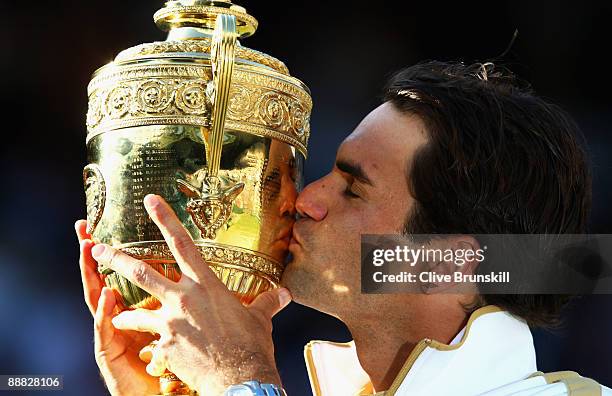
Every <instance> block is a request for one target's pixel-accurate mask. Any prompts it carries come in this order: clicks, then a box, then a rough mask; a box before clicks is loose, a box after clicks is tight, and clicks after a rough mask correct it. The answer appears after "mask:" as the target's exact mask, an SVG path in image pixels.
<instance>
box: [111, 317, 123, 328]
mask: <svg viewBox="0 0 612 396" xmlns="http://www.w3.org/2000/svg"><path fill="white" fill-rule="evenodd" d="M111 322H113V326H115V327H117V328H118V327H119V326H121V319H120V318H119V316H115V317H114V318H112V319H111Z"/></svg>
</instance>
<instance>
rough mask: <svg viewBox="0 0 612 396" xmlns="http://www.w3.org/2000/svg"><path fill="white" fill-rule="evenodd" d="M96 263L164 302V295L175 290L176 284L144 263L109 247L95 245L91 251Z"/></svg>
mask: <svg viewBox="0 0 612 396" xmlns="http://www.w3.org/2000/svg"><path fill="white" fill-rule="evenodd" d="M91 254H92V256H93V258H94V259H96V261H97V262H98V263H100V264H102V265H104V266H105V267H108V268H110V269H112V270H114V271H115V272H117V273H118V274H119V275H122V276H124V277H125V278H127V279H128V280H129V281H130V282H132V283H134V284H135V285H136V286H138V287H140V288H141V289H143V290H144V291H146V292H147V293H149V294H151V295H152V296H153V297H156V298H157V299H158V300H160V301H162V300H164V296H165V294H166V293H167V292H168V291H170V290H174V289H175V288H176V283H174V282H172V281H171V280H169V279H167V278H165V277H164V276H163V275H162V274H160V273H159V272H157V271H155V270H154V269H153V268H152V267H151V266H150V265H148V264H147V263H145V262H144V261H140V260H137V259H135V258H133V257H130V256H128V255H127V254H125V253H123V252H122V251H120V250H117V249H115V248H113V247H111V246H109V245H105V244H97V245H95V246H94V247H93V248H92V249H91Z"/></svg>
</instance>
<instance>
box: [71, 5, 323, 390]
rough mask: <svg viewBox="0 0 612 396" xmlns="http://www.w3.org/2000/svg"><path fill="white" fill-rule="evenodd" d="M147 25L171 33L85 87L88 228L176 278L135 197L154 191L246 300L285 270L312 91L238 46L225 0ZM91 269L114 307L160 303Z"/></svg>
mask: <svg viewBox="0 0 612 396" xmlns="http://www.w3.org/2000/svg"><path fill="white" fill-rule="evenodd" d="M155 22H156V23H157V25H158V26H159V27H160V28H162V29H164V30H167V31H169V36H168V40H167V41H165V42H154V43H150V44H143V45H139V46H136V47H133V48H130V49H127V50H125V51H123V52H121V53H120V54H119V55H118V56H117V58H116V59H115V61H113V62H111V63H110V64H108V65H106V66H104V67H102V68H100V69H99V70H98V71H96V72H95V73H94V75H93V78H92V81H91V82H90V84H89V87H88V95H89V111H88V114H87V131H88V133H87V139H86V142H87V151H88V162H89V164H88V165H87V166H86V167H85V169H84V171H83V178H84V183H85V193H86V199H87V221H88V226H89V229H88V231H89V232H90V233H91V234H92V237H93V239H94V241H96V242H101V243H107V244H111V245H113V246H114V247H116V248H119V249H121V250H122V251H124V252H126V253H128V254H130V255H132V256H133V257H136V258H138V259H141V260H144V261H145V262H147V263H149V264H150V265H151V266H153V267H154V268H155V269H156V270H158V271H159V272H161V273H162V274H164V275H165V276H167V277H169V278H171V279H175V280H177V279H178V278H179V277H180V273H179V271H178V267H177V265H176V264H175V261H174V258H173V257H172V254H171V253H170V251H169V249H168V247H167V245H166V244H165V242H164V241H163V238H162V236H161V233H160V232H159V230H158V229H157V227H156V226H155V224H154V223H153V222H152V221H151V219H150V218H149V217H148V215H147V214H146V211H145V209H144V206H143V198H144V197H145V195H147V194H149V193H154V194H159V195H161V196H162V197H164V198H165V199H166V201H168V203H170V205H171V206H172V207H173V209H174V210H175V212H176V213H177V215H178V217H179V218H180V219H181V221H182V222H183V224H184V226H185V227H186V228H187V230H188V231H189V232H190V234H191V236H192V238H193V239H194V241H195V243H196V245H197V246H198V248H199V249H200V251H201V253H202V256H203V257H204V259H205V260H206V262H207V263H208V264H209V265H210V266H211V268H212V269H213V270H214V272H215V273H216V274H217V276H218V277H219V278H220V279H221V280H222V281H223V282H224V283H225V285H227V287H228V288H229V289H230V290H231V291H233V292H235V293H236V295H237V297H238V298H239V299H240V300H241V301H242V302H243V303H245V304H247V303H249V302H250V301H252V300H253V298H255V296H257V294H259V293H261V292H263V291H265V290H268V289H270V288H273V287H275V286H276V285H277V284H278V282H279V280H280V276H281V273H282V271H283V261H284V259H285V254H286V248H287V245H288V241H289V238H290V236H291V227H292V225H293V222H294V214H295V209H294V202H295V198H296V195H297V190H299V189H300V187H301V183H302V166H303V161H304V158H305V156H306V146H307V142H308V137H309V134H310V124H309V118H310V112H311V108H312V101H311V98H310V94H309V91H308V88H307V87H306V86H305V85H304V84H303V83H302V82H300V81H299V80H297V79H295V78H293V77H291V76H290V75H289V72H288V70H287V68H286V67H285V65H284V64H283V63H282V62H280V61H279V60H277V59H275V58H273V57H271V56H268V55H266V54H263V53H261V52H258V51H255V50H252V49H249V48H246V47H243V46H242V45H241V44H240V43H239V42H238V38H243V37H247V36H250V35H251V34H253V33H254V32H255V30H256V28H257V21H256V20H255V19H254V18H253V17H251V16H250V15H248V14H247V13H246V11H245V10H244V8H242V7H239V6H236V5H233V4H232V3H231V2H230V1H219V0H215V1H210V0H191V1H169V2H167V3H166V5H165V7H164V8H162V9H161V10H160V11H158V12H157V13H156V14H155ZM99 270H100V272H101V274H102V276H103V277H104V279H105V282H106V284H107V285H108V286H109V287H112V288H113V289H115V290H116V291H117V293H118V294H119V295H120V296H121V297H122V305H123V308H124V309H134V308H139V307H144V308H149V309H153V308H156V307H158V306H159V302H158V301H157V300H156V299H154V298H153V297H151V296H150V295H148V294H147V293H146V292H144V291H143V290H141V289H139V288H138V287H136V286H135V285H133V284H131V283H130V282H128V281H127V280H126V279H125V278H123V277H121V276H119V275H118V274H116V273H114V272H112V271H110V270H108V269H105V268H100V269H99ZM164 380H165V382H162V385H163V386H162V389H161V392H162V393H164V394H172V393H173V392H174V393H181V392H183V393H184V392H187V391H188V390H186V389H184V387H182V386H179V385H180V380H178V379H176V377H173V376H172V374H171V373H168V375H167V376H166V377H165V378H164ZM177 384H179V385H177Z"/></svg>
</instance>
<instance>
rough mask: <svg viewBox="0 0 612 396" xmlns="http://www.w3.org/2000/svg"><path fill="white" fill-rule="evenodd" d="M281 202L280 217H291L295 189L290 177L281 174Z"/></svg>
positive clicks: (295, 195) (293, 212) (293, 213)
mask: <svg viewBox="0 0 612 396" xmlns="http://www.w3.org/2000/svg"><path fill="white" fill-rule="evenodd" d="M280 198H281V204H280V208H279V215H280V217H285V216H289V217H293V216H294V215H295V200H296V199H297V190H296V189H295V184H294V183H293V180H291V177H290V176H289V175H287V174H283V176H282V178H281V187H280Z"/></svg>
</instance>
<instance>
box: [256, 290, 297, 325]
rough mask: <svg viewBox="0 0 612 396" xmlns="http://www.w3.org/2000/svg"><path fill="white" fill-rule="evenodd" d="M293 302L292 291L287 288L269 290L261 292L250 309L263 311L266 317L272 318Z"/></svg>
mask: <svg viewBox="0 0 612 396" xmlns="http://www.w3.org/2000/svg"><path fill="white" fill-rule="evenodd" d="M290 302H291V293H289V290H287V289H285V288H279V289H273V290H268V291H267V292H264V293H261V294H260V295H259V296H257V298H255V301H253V302H252V303H251V305H249V309H251V310H257V311H259V312H261V313H262V314H263V315H264V316H265V317H266V318H269V319H272V317H273V316H274V315H276V314H277V313H278V312H280V311H281V310H282V309H283V308H285V307H286V306H287V305H289V303H290Z"/></svg>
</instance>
